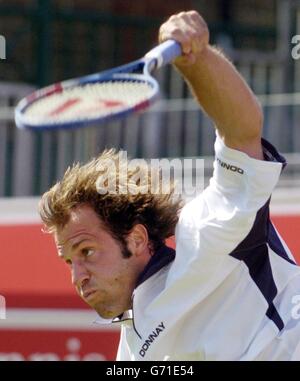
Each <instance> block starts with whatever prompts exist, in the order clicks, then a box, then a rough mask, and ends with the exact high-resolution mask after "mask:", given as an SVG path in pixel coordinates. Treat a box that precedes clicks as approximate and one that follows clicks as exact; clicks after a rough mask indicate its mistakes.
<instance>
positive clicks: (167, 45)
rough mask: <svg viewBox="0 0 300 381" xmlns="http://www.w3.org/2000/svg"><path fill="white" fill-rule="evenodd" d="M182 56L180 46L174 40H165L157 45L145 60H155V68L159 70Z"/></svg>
mask: <svg viewBox="0 0 300 381" xmlns="http://www.w3.org/2000/svg"><path fill="white" fill-rule="evenodd" d="M181 54H182V49H181V46H180V44H179V43H178V42H177V41H175V40H167V41H164V42H163V43H162V44H160V45H157V46H156V47H155V48H153V49H152V50H150V51H149V52H148V53H147V54H146V56H145V57H146V58H147V59H156V68H160V67H161V66H164V65H166V64H168V63H170V62H171V61H173V60H174V59H175V58H176V57H179V56H180V55H181Z"/></svg>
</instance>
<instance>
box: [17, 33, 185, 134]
mask: <svg viewBox="0 0 300 381" xmlns="http://www.w3.org/2000/svg"><path fill="white" fill-rule="evenodd" d="M179 55H181V47H180V45H179V44H178V43H177V42H176V41H174V40H167V41H165V42H163V43H162V44H160V45H158V46H156V47H155V48H154V49H152V50H150V51H149V52H148V53H147V54H146V55H145V56H144V57H143V58H141V59H139V60H137V61H133V62H131V63H129V64H126V65H123V66H119V67H117V68H114V69H111V70H107V71H104V72H100V73H96V74H91V75H88V76H85V77H81V78H76V79H70V80H67V81H64V82H60V83H56V84H53V85H51V86H48V87H45V88H43V89H40V90H37V91H35V92H34V93H32V94H30V95H28V96H27V97H26V98H24V99H22V100H21V101H20V102H19V104H18V105H17V107H16V110H15V121H16V125H17V127H19V128H26V129H31V130H45V129H47V130H52V129H61V128H69V129H71V128H77V127H82V126H85V125H89V124H94V123H103V122H107V121H109V120H110V119H113V118H119V117H124V116H126V115H129V114H132V113H135V112H138V111H141V110H144V109H146V108H147V107H149V106H150V105H151V104H152V103H153V102H154V101H155V100H156V98H157V97H158V95H159V84H158V83H157V81H156V80H155V79H154V78H153V77H152V76H151V72H152V71H153V70H155V69H158V68H160V67H162V66H163V65H166V64H168V63H169V62H171V61H172V60H173V59H174V58H176V57H178V56H179Z"/></svg>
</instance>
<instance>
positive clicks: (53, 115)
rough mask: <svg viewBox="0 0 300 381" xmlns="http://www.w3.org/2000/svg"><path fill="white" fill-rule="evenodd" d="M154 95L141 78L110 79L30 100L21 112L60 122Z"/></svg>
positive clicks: (123, 107) (127, 106) (118, 109)
mask: <svg viewBox="0 0 300 381" xmlns="http://www.w3.org/2000/svg"><path fill="white" fill-rule="evenodd" d="M152 95H153V86H152V85H151V83H148V82H144V81H132V80H126V79H125V80H124V79H122V80H118V81H116V80H113V81H106V82H97V83H90V84H86V85H83V86H74V87H72V88H67V89H65V90H63V91H61V92H57V93H54V94H52V95H50V96H47V97H44V98H41V99H39V100H37V101H36V102H34V103H32V104H31V105H30V106H29V107H28V108H27V109H26V110H25V111H24V114H25V116H26V119H27V121H28V122H29V123H32V124H35V123H37V124H38V123H41V122H47V123H53V124H55V123H59V122H69V121H73V120H76V121H77V120H88V119H95V118H97V117H105V116H106V115H107V116H108V115H110V114H113V113H117V112H122V110H126V109H130V108H132V107H136V106H137V105H139V104H141V103H143V102H144V101H146V100H147V99H149V98H150V97H151V96H152Z"/></svg>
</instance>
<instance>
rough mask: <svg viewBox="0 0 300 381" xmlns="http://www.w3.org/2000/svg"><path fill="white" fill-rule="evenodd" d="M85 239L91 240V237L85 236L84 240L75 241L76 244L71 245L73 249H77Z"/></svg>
mask: <svg viewBox="0 0 300 381" xmlns="http://www.w3.org/2000/svg"><path fill="white" fill-rule="evenodd" d="M84 241H90V239H89V238H83V239H82V240H80V241H78V242H76V243H74V244H73V245H72V246H71V250H75V249H77V247H78V246H79V245H80V244H81V243H82V242H84Z"/></svg>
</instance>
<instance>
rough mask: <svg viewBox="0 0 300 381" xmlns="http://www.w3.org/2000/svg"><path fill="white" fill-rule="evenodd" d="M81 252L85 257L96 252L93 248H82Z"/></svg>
mask: <svg viewBox="0 0 300 381" xmlns="http://www.w3.org/2000/svg"><path fill="white" fill-rule="evenodd" d="M81 252H82V254H83V255H84V256H85V257H90V256H91V255H92V254H93V253H94V250H92V249H82V250H81Z"/></svg>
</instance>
